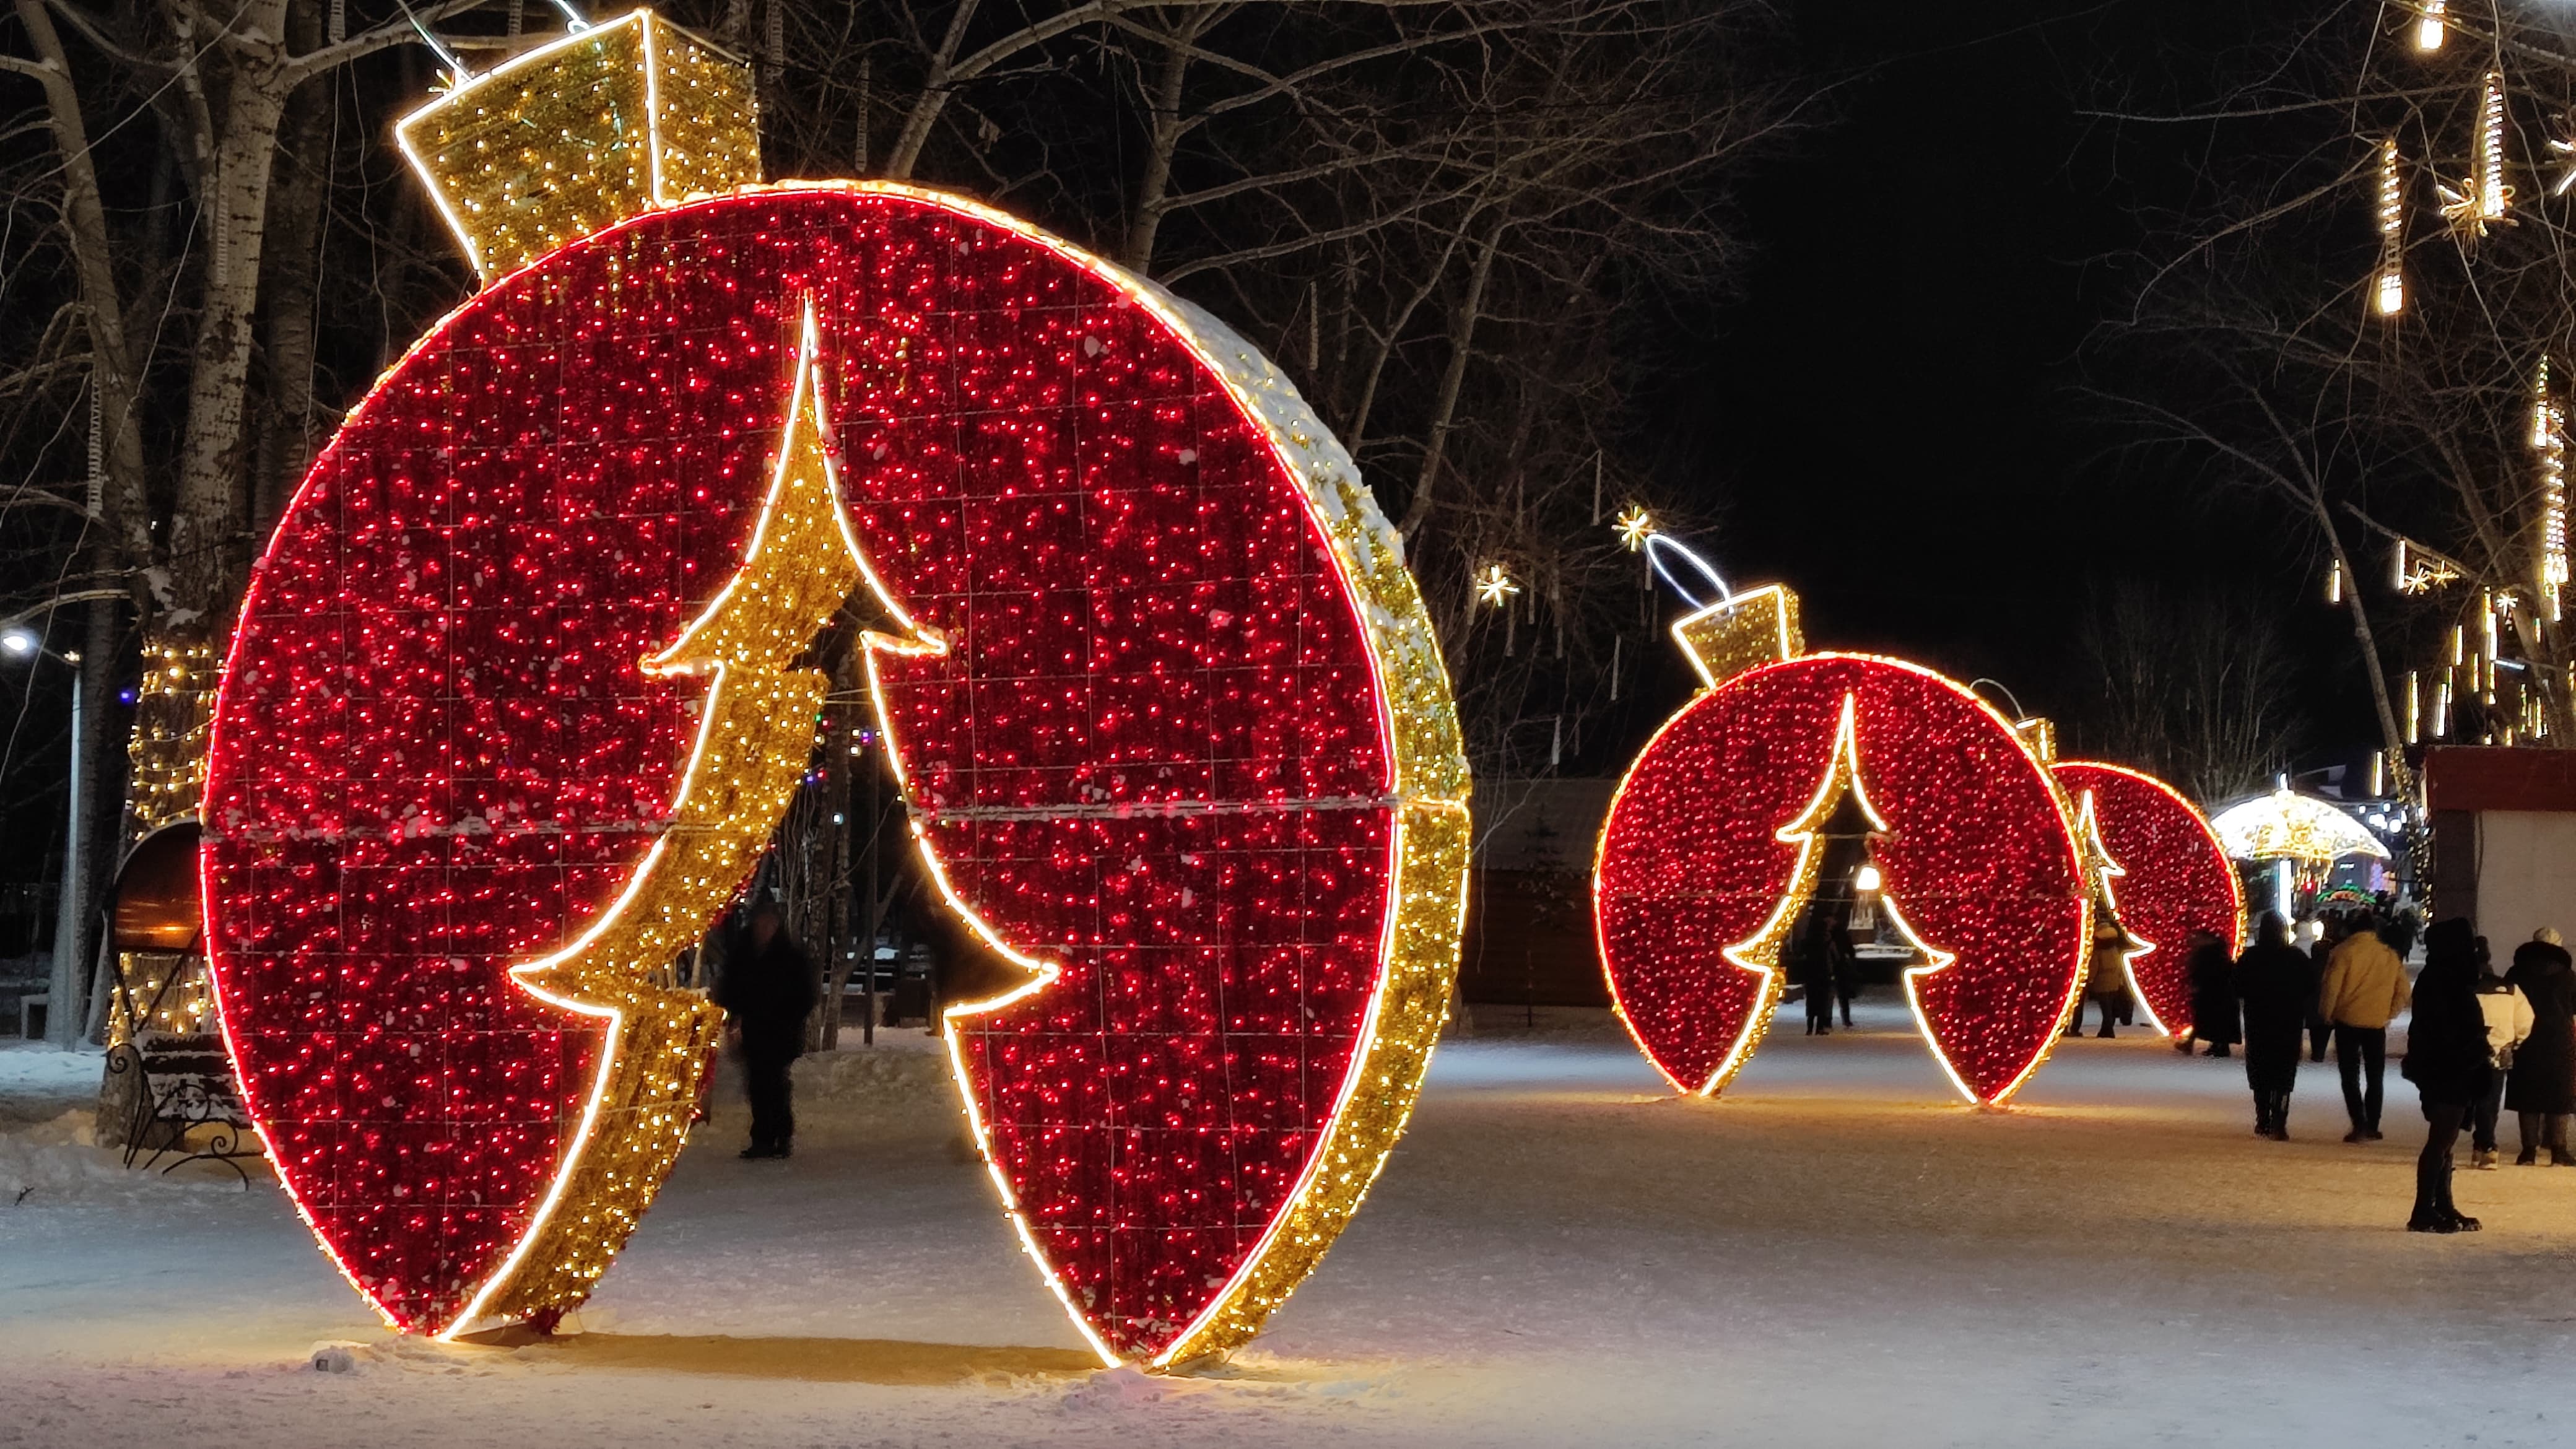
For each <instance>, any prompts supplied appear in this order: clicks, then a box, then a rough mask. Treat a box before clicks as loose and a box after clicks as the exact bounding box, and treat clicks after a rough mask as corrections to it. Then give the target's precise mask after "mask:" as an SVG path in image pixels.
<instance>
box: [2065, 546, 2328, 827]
mask: <svg viewBox="0 0 2576 1449" xmlns="http://www.w3.org/2000/svg"><path fill="white" fill-rule="evenodd" d="M2077 642H2078V644H2079V645H2080V647H2081V649H2082V652H2083V657H2084V661H2085V665H2086V668H2087V672H2088V673H2089V674H2090V675H2091V679H2090V680H2089V681H2088V682H2089V683H2090V684H2092V685H2093V687H2094V688H2093V690H2092V691H2090V692H2088V694H2087V697H2086V704H2085V705H2084V707H2082V708H2081V709H2080V710H2079V711H2078V712H2077V713H2076V714H2075V715H2074V717H2073V718H2071V719H2070V720H2069V721H2068V723H2069V724H2070V725H2071V726H2072V731H2071V732H2072V734H2073V736H2074V742H2075V743H2076V744H2078V745H2079V746H2080V747H2081V749H2082V751H2083V752H2084V753H2085V754H2087V755H2091V756H2096V757H2099V758H2104V759H2111V760H2118V761H2122V762H2127V763H2134V764H2136V765H2138V766H2139V767H2140V768H2143V769H2146V770H2148V771H2150V772H2152V773H2154V774H2155V775H2157V776H2159V777H2161V778H2163V779H2166V780H2170V781H2173V782H2175V783H2176V784H2177V785H2179V786H2180V787H2181V788H2182V789H2184V790H2185V791H2187V792H2188V793H2190V794H2191V795H2192V796H2193V797H2194V798H2195V799H2198V800H2200V801H2202V802H2204V803H2208V804H2215V803H2216V802H2219V801H2223V800H2226V799H2228V798H2230V797H2232V796H2235V795H2240V794H2244V793H2246V792H2248V791H2251V790H2254V789H2257V788H2259V787H2261V786H2262V785H2263V784H2264V783H2265V782H2267V781H2268V780H2270V779H2271V777H2272V776H2273V774H2274V773H2275V772H2276V771H2278V770H2280V769H2281V768H2283V766H2284V765H2285V764H2286V763H2287V759H2288V751H2289V748H2290V747H2291V746H2292V745H2293V744H2294V743H2295V742H2296V740H2297V736H2298V731H2299V724H2300V721H2299V720H2298V717H2297V715H2296V713H2295V709H2294V706H2293V704H2292V696H2291V691H2292V687H2293V685H2294V683H2295V675H2296V666H2295V660H2294V657H2293V655H2292V652H2291V649H2290V645H2289V640H2288V639H2287V637H2286V635H2285V632H2284V630H2283V629H2282V627H2281V622H2280V618H2279V615H2278V614H2277V613H2276V612H2275V611H2274V610H2272V609H2271V608H2269V607H2267V606H2266V605H2265V604H2264V603H2263V601H2261V600H2259V599H2255V598H2251V597H2248V596H2246V595H2244V594H2241V593H2229V592H2216V591H2209V590H2198V591H2176V590H2167V589H2161V588H2158V587H2156V586H2154V585H2151V584H2147V583H2144V582H2141V581H2138V580H2134V579H2124V580H2119V581H2116V582H2114V583H2111V584H2109V585H2107V586H2103V587H2099V588H2097V589H2096V590H2095V591H2094V594H2093V596H2092V598H2091V599H2090V600H2089V602H2088V605H2087V607H2086V609H2085V611H2084V613H2083V614H2082V615H2081V616H2080V619H2079V623H2078V626H2077Z"/></svg>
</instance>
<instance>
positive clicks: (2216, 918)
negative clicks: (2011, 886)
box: [2050, 760, 2245, 1036]
mask: <svg viewBox="0 0 2576 1449" xmlns="http://www.w3.org/2000/svg"><path fill="white" fill-rule="evenodd" d="M2050 769H2051V770H2052V771H2053V772H2054V773H2055V774H2056V776H2057V783H2058V785H2059V787H2060V788H2062V789H2063V790H2064V791H2065V792H2066V797H2067V800H2068V801H2069V802H2070V803H2071V804H2072V805H2074V806H2075V808H2076V809H2077V810H2078V811H2079V812H2081V811H2082V810H2084V809H2085V808H2086V805H2087V803H2088V801H2089V803H2090V807H2091V812H2092V814H2091V819H2092V822H2093V827H2094V830H2095V831H2096V833H2097V834H2098V835H2099V837H2100V840H2101V845H2102V851H2103V853H2104V854H2105V855H2107V856H2109V857H2110V860H2111V864H2112V866H2113V867H2116V869H2117V871H2118V874H2117V875H2116V876H2113V877H2112V878H2111V879H2109V880H2108V881H2106V882H2105V885H2106V886H2107V887H2108V889H2109V893H2110V896H2111V901H2112V913H2113V914H2114V915H2115V916H2116V917H2117V918H2118V919H2119V922H2120V925H2121V927H2122V928H2123V929H2125V930H2126V931H2127V932H2128V933H2129V935H2130V936H2131V937H2132V938H2133V939H2135V940H2138V941H2140V942H2143V943H2144V944H2145V946H2146V949H2145V950H2142V951H2139V952H2138V953H2136V954H2135V955H2132V956H2131V957H2130V958H2129V985H2130V990H2131V991H2132V992H2133V993H2134V994H2135V995H2136V996H2137V998H2138V1002H2139V1004H2140V1005H2141V1006H2143V1007H2145V1009H2146V1011H2147V1014H2148V1016H2149V1017H2150V1018H2151V1019H2152V1020H2153V1021H2154V1023H2155V1025H2156V1029H2157V1030H2159V1031H2162V1032H2164V1033H2165V1034H2166V1035H2168V1036H2171V1035H2174V1034H2176V1033H2178V1032H2185V1031H2189V1030H2190V1029H2191V1026H2192V1015H2191V970H2190V964H2191V952H2190V947H2189V944H2188V943H2189V942H2190V939H2191V933H2192V932H2194V931H2207V932H2209V933H2210V934H2211V935H2214V936H2216V937H2218V938H2219V939H2220V940H2221V941H2224V942H2225V943H2226V944H2227V953H2228V954H2229V955H2230V956H2233V955H2235V954H2236V952H2237V951H2238V950H2239V949H2240V948H2242V946H2243V945H2244V940H2245V887H2244V883H2243V882H2241V881H2239V880H2238V879H2237V877H2236V867H2235V864H2234V863H2233V862H2231V861H2230V860H2228V858H2227V850H2226V847H2224V846H2222V845H2220V844H2219V843H2218V833H2217V832H2216V831H2214V830H2212V829H2210V827H2209V821H2208V819H2207V818H2206V817H2204V816H2203V815H2202V814H2201V813H2200V810H2199V809H2198V807H2196V806H2194V805H2193V804H2192V803H2191V802H2190V801H2189V800H2187V799H2185V798H2183V795H2182V792H2180V791H2178V790H2176V789H2174V787H2172V786H2171V785H2168V784H2166V783H2165V782H2164V781H2162V780H2159V779H2157V778H2156V777H2155V776H2153V775H2150V774H2147V773H2145V772H2144V771H2141V770H2132V769H2129V768H2128V767H2126V766H2124V765H2112V764H2105V763H2103V762H2101V761H2099V760H2064V761H2060V762H2059V763H2057V764H2055V765H2052V766H2050Z"/></svg>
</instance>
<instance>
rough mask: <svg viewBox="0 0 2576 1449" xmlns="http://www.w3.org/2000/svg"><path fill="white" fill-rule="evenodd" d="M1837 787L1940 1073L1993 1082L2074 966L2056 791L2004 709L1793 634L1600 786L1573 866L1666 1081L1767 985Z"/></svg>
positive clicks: (1717, 1059)
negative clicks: (1580, 872)
mask: <svg viewBox="0 0 2576 1449" xmlns="http://www.w3.org/2000/svg"><path fill="white" fill-rule="evenodd" d="M1846 791H1848V792H1851V793H1854V794H1856V795H1857V796H1858V800H1857V802H1856V803H1858V804H1859V805H1860V807H1861V808H1862V810H1863V812H1864V813H1865V815H1866V816H1867V817H1868V820H1869V823H1870V826H1871V828H1872V831H1873V839H1872V844H1871V846H1870V856H1871V859H1872V861H1873V862H1874V863H1875V864H1876V865H1877V866H1878V868H1879V871H1880V874H1881V877H1882V879H1883V881H1884V890H1885V899H1886V901H1887V902H1888V903H1889V904H1890V905H1891V906H1893V907H1894V908H1895V910H1896V912H1897V919H1898V921H1899V922H1900V924H1901V925H1902V927H1903V928H1904V929H1905V930H1906V932H1907V933H1908V934H1909V935H1911V936H1912V937H1913V938H1914V939H1915V940H1916V941H1917V942H1918V943H1919V944H1920V945H1921V946H1922V947H1923V948H1924V950H1925V952H1926V954H1927V955H1928V957H1929V963H1928V964H1926V965H1922V966H1917V967H1915V968H1914V969H1912V970H1911V971H1909V972H1908V974H1907V977H1906V986H1907V994H1908V998H1909V1000H1910V1002H1911V1004H1912V1006H1913V1008H1914V1014H1915V1019H1916V1023H1917V1025H1918V1026H1919V1027H1920V1028H1921V1030H1922V1032H1923V1035H1924V1038H1925V1041H1926V1042H1927V1044H1928V1045H1929V1046H1930V1047H1931V1049H1932V1053H1933V1056H1934V1058H1935V1060H1937V1061H1938V1062H1939V1063H1940V1065H1941V1067H1942V1069H1943V1071H1944V1072H1945V1074H1946V1075H1947V1076H1948V1077H1949V1079H1950V1081H1951V1082H1952V1084H1953V1085H1954V1086H1956V1087H1957V1088H1958V1090H1959V1092H1960V1093H1961V1095H1963V1096H1964V1097H1966V1098H1968V1099H1969V1100H1971V1101H1974V1102H1982V1103H1989V1104H1992V1103H2000V1102H2003V1101H2005V1100H2007V1099H2009V1098H2010V1097H2011V1096H2012V1094H2013V1093H2014V1092H2015V1091H2017V1090H2019V1088H2020V1087H2021V1084H2022V1083H2023V1082H2025V1081H2026V1080H2028V1079H2029V1076H2030V1074H2031V1072H2032V1071H2034V1070H2036V1069H2037V1067H2038V1066H2039V1064H2040V1063H2041V1062H2042V1061H2043V1060H2045V1059H2046V1057H2047V1055H2048V1052H2049V1049H2050V1048H2051V1046H2052V1045H2054V1043H2055V1041H2056V1039H2057V1034H2058V1032H2059V1030H2060V1029H2061V1028H2062V1027H2063V1025H2064V1022H2065V1020H2066V1013H2067V1011H2068V1010H2069V1008H2070V1007H2071V1006H2072V1005H2073V1004H2074V1001H2075V996H2076V992H2077V991H2078V990H2079V989H2080V987H2081V985H2082V981H2083V972H2084V963H2085V955H2086V950H2087V945H2088V940H2089V934H2090V924H2091V923H2090V916H2091V893H2090V890H2089V882H2088V879H2087V874H2086V871H2085V867H2084V862H2083V860H2082V858H2081V856H2080V855H2079V854H2078V852H2077V850H2076V846H2075V842H2074V839H2073V837H2072V835H2071V833H2070V831H2069V827H2068V821H2067V815H2066V809H2065V804H2064V800H2063V797H2062V796H2061V795H2060V793H2059V791H2058V789H2057V786H2056V783H2055V781H2054V780H2053V779H2052V778H2051V777H2050V775H2049V773H2048V770H2047V768H2046V767H2045V766H2044V765H2042V764H2041V763H2040V761H2039V760H2038V758H2037V757H2036V756H2034V755H2033V754H2032V753H2031V751H2030V749H2029V748H2028V746H2027V745H2025V744H2024V743H2023V741H2022V740H2021V739H2020V737H2019V736H2018V735H2016V734H2015V732H2014V730H2013V727H2012V725H2011V723H2010V722H2009V721H2007V720H2005V719H2004V718H2003V716H2001V715H1999V714H1997V713H1996V712H1995V711H1994V710H1993V709H1992V708H1991V707H1989V706H1988V705H1986V704H1985V703H1984V702H1983V701H1982V700H1980V699H1978V698H1977V697H1976V696H1975V695H1974V694H1972V693H1970V692H1969V691H1968V690H1967V689H1966V688H1965V687H1963V686H1961V685H1959V684H1957V683H1956V682H1954V681H1952V680H1949V679H1947V678H1944V677H1943V676H1941V675H1939V674H1936V673H1934V672H1933V671H1931V670H1928V669H1924V668H1922V667H1920V666H1918V665H1914V664H1909V663H1906V662H1904V661H1901V660H1895V659H1885V658H1878V657H1874V656H1867V655H1854V654H1814V655H1807V656H1805V657H1802V658H1797V659H1792V660H1789V661H1787V662H1785V663H1778V664H1772V665H1768V666H1765V667H1763V668H1759V669H1753V670H1750V671H1747V672H1745V673H1741V674H1737V675H1735V676H1733V677H1732V678H1728V679H1725V680H1724V681H1722V682H1721V683H1719V684H1717V685H1716V686H1715V687H1714V688H1711V689H1709V690H1707V691H1705V692H1704V693H1702V694H1701V695H1699V696H1698V697H1697V698H1696V699H1694V700H1693V701H1692V702H1691V703H1690V704H1689V705H1687V706H1685V707H1684V708H1683V709H1682V711H1681V712H1680V713H1679V714H1677V715H1675V716H1674V717H1673V718H1672V719H1671V720H1669V721H1667V722H1666V724H1665V725H1664V727H1663V729H1662V730H1660V731H1659V732H1657V734H1656V736H1655V738H1654V739H1653V740H1652V741H1651V742H1650V743H1649V744H1648V745H1647V747H1646V749H1645V750H1644V752H1643V753H1642V754H1640V756H1639V757H1638V760H1637V763H1636V765H1635V766H1634V767H1633V768H1632V769H1631V770H1630V772H1629V774H1628V776H1627V778H1626V779H1625V780H1623V781H1622V782H1621V784H1620V788H1619V791H1618V794H1617V796H1616V797H1615V798H1614V799H1613V801H1612V803H1611V808H1610V815H1609V819H1608V820H1607V822H1606V823H1605V824H1604V827H1603V830H1602V836H1601V844H1600V853H1599V857H1598V860H1597V863H1596V867H1595V871H1594V876H1593V896H1594V919H1595V925H1596V929H1597V931H1598V938H1599V943H1600V949H1601V955H1602V961H1603V963H1604V965H1605V968H1606V969H1607V971H1608V974H1609V978H1610V986H1611V993H1612V999H1613V1001H1614V1003H1615V1004H1616V1005H1617V1007H1618V1009H1619V1013H1620V1016H1621V1017H1622V1019H1623V1020H1624V1021H1625V1022H1626V1023H1627V1025H1628V1028H1629V1030H1630V1032H1631V1033H1632V1034H1633V1035H1634V1036H1635V1037H1636V1040H1637V1043H1638V1045H1639V1046H1640V1047H1641V1048H1642V1049H1643V1050H1644V1051H1645V1053H1646V1055H1647V1057H1648V1058H1649V1059H1650V1060H1652V1061H1653V1062H1654V1063H1655V1066H1656V1068H1657V1069H1658V1070H1660V1071H1661V1072H1662V1073H1663V1074H1664V1076H1665V1078H1666V1079H1667V1080H1669V1081H1670V1082H1672V1084H1673V1086H1674V1087H1675V1089H1676V1090H1679V1091H1682V1092H1686V1093H1696V1094H1698V1095H1702V1096H1713V1095H1715V1094H1716V1093H1717V1092H1718V1091H1720V1090H1722V1089H1723V1088H1724V1087H1725V1085H1726V1083H1727V1081H1728V1080H1729V1079H1730V1078H1731V1077H1732V1076H1733V1075H1734V1073H1735V1072H1736V1071H1737V1070H1738V1069H1740V1068H1741V1067H1742V1065H1743V1063H1744V1061H1745V1059H1746V1058H1747V1057H1749V1056H1750V1055H1751V1053H1752V1051H1753V1049H1754V1047H1755V1046H1756V1045H1758V1044H1759V1042H1760V1040H1761V1035H1762V1032H1763V1031H1764V1029H1765V1028H1766V1027H1767V1025H1768V1023H1769V1021H1770V1018H1771V1016H1772V1013H1773V1009H1774V1008H1775V1007H1776V1005H1777V1004H1778V1001H1779V998H1780V990H1781V985H1782V979H1783V972H1782V971H1781V969H1780V965H1781V963H1780V961H1779V950H1780V946H1781V944H1782V942H1783V941H1784V939H1785V937H1786V935H1787V927H1786V924H1785V923H1787V922H1789V921H1792V920H1794V919H1795V918H1796V916H1797V915H1798V913H1799V911H1800V910H1801V908H1803V907H1804V906H1805V904H1806V903H1807V901H1808V900H1809V898H1810V897H1811V896H1812V894H1813V892H1814V890H1815V888H1816V877H1817V870H1818V864H1819V863H1818V860H1817V858H1816V852H1815V851H1814V850H1812V849H1811V848H1810V845H1811V841H1810V839H1809V837H1810V836H1812V834H1813V829H1812V825H1813V822H1814V821H1815V820H1816V819H1819V818H1821V817H1822V814H1823V812H1825V811H1827V810H1829V809H1831V808H1832V806H1833V804H1834V801H1835V799H1836V798H1838V797H1839V796H1841V795H1842V794H1843V793H1845V792H1846Z"/></svg>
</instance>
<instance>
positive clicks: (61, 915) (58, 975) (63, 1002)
mask: <svg viewBox="0 0 2576 1449" xmlns="http://www.w3.org/2000/svg"><path fill="white" fill-rule="evenodd" d="M0 652H5V653H7V654H8V655H9V656H10V657H12V658H15V659H30V660H32V659H36V658H39V657H42V658H45V659H51V660H53V661H55V662H56V663H58V664H61V665H64V666H66V667H67V668H69V669H70V670H71V674H72V737H71V751H70V753H71V779H70V782H69V783H70V785H71V790H70V795H71V800H70V803H69V804H68V805H67V806H66V807H65V811H64V821H63V878H62V886H61V888H60V889H59V890H58V891H57V892H56V893H55V894H56V901H55V904H54V978H53V984H52V986H51V987H50V988H49V989H48V993H47V996H46V1001H47V1005H46V1007H45V1038H46V1040H48V1041H51V1042H52V1043H53V1044H54V1045H56V1046H59V1047H63V1048H65V1049H69V1048H71V1047H74V1046H78V1045H79V1044H80V1033H81V1023H82V1017H83V1013H82V1011H81V1009H80V994H81V987H82V986H83V984H84V983H85V982H86V981H87V980H88V974H87V973H86V972H84V971H83V970H82V969H81V959H80V955H81V951H80V936H81V920H82V917H83V914H84V913H85V912H86V911H87V910H88V909H89V901H88V899H87V897H88V895H89V891H88V889H87V887H88V885H89V872H88V871H87V870H86V869H84V868H83V867H84V864H85V857H84V856H83V854H82V851H83V847H84V842H83V841H82V839H81V833H82V832H81V822H82V819H83V818H84V817H85V816H86V815H87V814H88V807H89V800H88V791H87V789H86V786H87V783H88V782H87V781H85V780H84V779H83V778H82V775H81V725H82V723H83V721H82V719H81V711H82V709H83V707H84V704H83V701H82V699H81V668H80V656H79V655H77V654H57V653H55V652H54V651H53V650H51V649H48V648H46V647H45V642H44V640H42V639H40V638H38V637H37V636H36V632H35V631H34V630H32V629H29V628H27V627H25V626H24V625H19V626H17V627H14V628H11V629H9V630H8V631H7V632H5V633H0Z"/></svg>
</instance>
